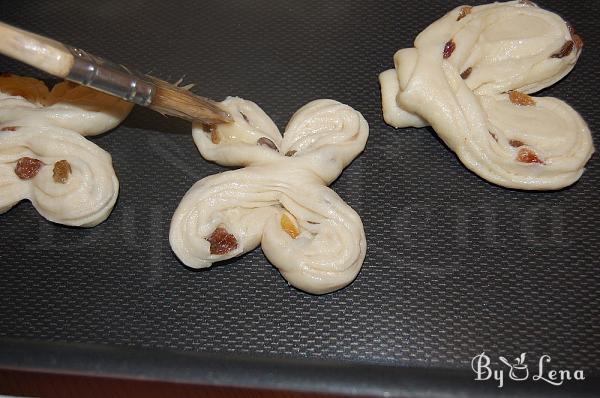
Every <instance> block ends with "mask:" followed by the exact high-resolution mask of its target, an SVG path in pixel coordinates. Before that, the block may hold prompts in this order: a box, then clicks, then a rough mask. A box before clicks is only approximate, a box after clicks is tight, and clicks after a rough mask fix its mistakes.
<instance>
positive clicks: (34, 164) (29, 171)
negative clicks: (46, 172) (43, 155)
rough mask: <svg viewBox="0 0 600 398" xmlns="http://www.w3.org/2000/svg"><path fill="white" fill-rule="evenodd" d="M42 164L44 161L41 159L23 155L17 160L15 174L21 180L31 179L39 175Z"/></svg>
mask: <svg viewBox="0 0 600 398" xmlns="http://www.w3.org/2000/svg"><path fill="white" fill-rule="evenodd" d="M42 166H43V163H42V161H41V160H38V159H33V158H29V157H23V158H21V159H19V160H18V161H17V165H16V166H15V174H16V175H17V177H19V178H20V179H21V180H30V179H32V178H33V177H35V176H36V175H37V173H38V172H39V171H40V169H41V168H42Z"/></svg>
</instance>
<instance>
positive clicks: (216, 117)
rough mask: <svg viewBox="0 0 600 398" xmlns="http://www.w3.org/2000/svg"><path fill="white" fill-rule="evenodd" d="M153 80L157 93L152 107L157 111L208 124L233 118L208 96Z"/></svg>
mask: <svg viewBox="0 0 600 398" xmlns="http://www.w3.org/2000/svg"><path fill="white" fill-rule="evenodd" d="M151 80H152V82H153V83H154V84H155V85H156V93H155V94H154V97H153V99H152V104H150V108H152V109H154V110H155V111H157V112H160V113H162V114H165V115H171V116H177V117H180V118H183V119H187V120H191V121H200V122H202V123H206V124H219V123H227V122H230V121H231V120H232V119H231V116H230V115H229V113H227V112H225V111H224V110H222V109H221V108H219V106H218V105H217V104H216V103H215V102H213V101H211V100H209V99H207V98H203V97H200V96H198V95H195V94H194V93H192V92H190V91H188V90H186V89H184V88H181V87H177V86H174V85H172V84H169V83H167V82H165V81H162V80H159V79H156V78H153V77H151Z"/></svg>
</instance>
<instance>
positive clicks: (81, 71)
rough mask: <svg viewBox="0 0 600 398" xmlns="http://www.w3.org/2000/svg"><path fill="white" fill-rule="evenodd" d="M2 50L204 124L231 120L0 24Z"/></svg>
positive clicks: (209, 105)
mask: <svg viewBox="0 0 600 398" xmlns="http://www.w3.org/2000/svg"><path fill="white" fill-rule="evenodd" d="M0 53H2V54H4V55H6V56H9V57H11V58H14V59H16V60H18V61H21V62H24V63H26V64H28V65H31V66H33V67H34V68H37V69H40V70H42V71H44V72H47V73H49V74H51V75H54V76H56V77H60V78H63V79H66V80H70V81H72V82H75V83H79V84H82V85H84V86H88V87H91V88H93V89H96V90H99V91H102V92H104V93H107V94H110V95H114V96H116V97H119V98H122V99H124V100H125V101H128V102H133V103H135V104H138V105H141V106H146V107H149V108H150V109H153V110H155V111H157V112H160V113H162V114H166V115H172V116H176V117H179V118H183V119H186V120H198V121H201V122H203V123H206V124H218V123H225V122H229V121H231V120H232V119H231V116H230V115H229V114H228V113H227V112H225V111H223V110H222V109H221V108H220V107H219V106H218V105H217V104H216V103H215V102H213V101H211V100H209V99H207V98H204V97H200V96H197V95H195V94H193V93H191V92H190V91H189V90H187V89H184V88H183V87H177V86H176V85H173V84H169V83H167V82H165V81H163V80H160V79H158V78H155V77H152V76H149V75H144V74H140V73H137V72H133V71H131V70H130V69H128V68H127V67H125V66H123V65H118V64H115V63H112V62H109V61H106V60H104V59H102V58H99V57H95V56H93V55H91V54H89V53H87V52H85V51H83V50H81V49H78V48H75V47H71V46H68V45H65V44H62V43H59V42H57V41H55V40H52V39H49V38H46V37H43V36H39V35H36V34H34V33H30V32H27V31H24V30H22V29H19V28H15V27H14V26H11V25H8V24H5V23H3V22H0Z"/></svg>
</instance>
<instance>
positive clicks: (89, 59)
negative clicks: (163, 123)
mask: <svg viewBox="0 0 600 398" xmlns="http://www.w3.org/2000/svg"><path fill="white" fill-rule="evenodd" d="M69 50H70V51H71V53H72V54H73V57H74V62H73V66H72V67H71V70H70V71H69V74H68V76H67V77H66V79H67V80H71V81H73V82H76V83H79V84H82V85H84V86H88V87H92V88H94V89H96V90H99V91H102V92H105V93H107V94H111V95H114V96H117V97H119V98H122V99H124V100H126V101H130V102H134V103H136V104H138V105H142V106H148V105H150V104H151V103H152V99H153V98H154V94H155V90H156V88H155V85H154V84H153V83H151V82H149V81H148V80H146V79H145V78H144V77H143V76H142V75H139V74H137V73H135V72H132V71H130V70H129V69H127V68H126V67H124V66H123V65H117V64H114V63H112V62H110V61H106V60H103V59H102V58H98V57H95V56H93V55H91V54H88V53H86V52H85V51H83V50H80V49H78V48H74V47H69Z"/></svg>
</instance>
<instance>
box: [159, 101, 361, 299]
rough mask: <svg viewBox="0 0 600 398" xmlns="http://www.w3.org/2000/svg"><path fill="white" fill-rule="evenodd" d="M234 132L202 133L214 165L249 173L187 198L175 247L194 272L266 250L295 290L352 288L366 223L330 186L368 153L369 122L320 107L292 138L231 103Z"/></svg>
mask: <svg viewBox="0 0 600 398" xmlns="http://www.w3.org/2000/svg"><path fill="white" fill-rule="evenodd" d="M221 106H222V108H223V109H225V110H227V111H228V112H229V113H230V115H232V117H233V119H234V122H233V123H231V124H228V125H220V126H206V125H196V126H195V127H194V129H193V136H194V140H195V142H196V145H197V146H198V148H199V150H200V153H201V154H202V156H203V157H204V158H206V159H209V160H212V161H214V162H216V163H219V164H222V165H227V166H245V167H244V168H241V169H237V170H231V171H226V172H223V173H220V174H217V175H213V176H209V177H206V178H204V179H202V180H201V181H199V182H197V183H196V184H195V185H194V186H192V188H191V189H190V190H189V191H188V192H187V193H186V194H185V196H184V198H183V199H182V201H181V203H180V205H179V207H178V208H177V210H176V211H175V214H174V215H173V219H172V222H171V231H170V242H171V247H172V248H173V251H174V252H175V254H176V255H177V256H178V257H179V259H180V260H181V261H182V262H183V263H184V264H186V265H188V266H190V267H194V268H204V267H210V266H211V265H212V264H213V263H215V262H217V261H222V260H226V259H229V258H232V257H236V256H239V255H241V254H243V253H246V252H248V251H250V250H253V249H254V248H256V247H257V246H258V245H261V246H262V250H263V252H264V253H265V255H266V256H267V258H268V259H269V261H270V262H271V263H272V264H273V265H275V267H277V268H278V269H279V271H280V272H281V274H282V275H283V277H284V278H285V279H286V280H287V281H288V282H289V283H290V284H291V285H293V286H295V287H297V288H299V289H301V290H304V291H307V292H310V293H314V294H323V293H328V292H331V291H334V290H337V289H340V288H342V287H344V286H346V285H348V284H349V283H350V282H352V281H353V280H354V279H355V277H356V275H357V274H358V272H359V270H360V268H361V266H362V263H363V260H364V257H365V252H366V240H365V233H364V229H363V225H362V221H361V219H360V217H359V215H358V214H357V213H356V212H355V211H354V210H353V209H352V208H351V207H350V206H348V205H347V204H346V203H345V202H344V201H343V200H342V199H341V198H340V197H339V196H338V195H337V194H336V193H335V192H334V191H333V190H331V189H330V188H328V187H327V185H328V184H330V183H331V182H332V181H333V180H335V179H336V178H337V177H338V176H339V175H340V174H341V172H342V170H343V169H344V167H346V166H347V165H348V164H349V163H350V162H351V161H352V160H353V159H354V158H355V157H356V156H357V155H358V154H359V153H360V152H361V151H362V150H363V149H364V146H365V144H366V141H367V137H368V132H369V127H368V124H367V122H366V120H365V119H364V118H363V117H362V115H361V114H360V113H359V112H357V111H355V110H354V109H352V108H351V107H349V106H347V105H344V104H341V103H339V102H336V101H333V100H316V101H313V102H310V103H309V104H307V105H305V106H303V107H302V108H301V109H299V110H298V111H297V112H296V114H295V115H294V116H293V117H292V118H291V120H290V122H289V123H288V125H287V128H286V130H285V134H284V135H283V137H282V135H281V134H280V133H279V130H278V129H277V127H276V126H275V124H274V123H273V122H272V120H271V119H270V118H269V117H268V116H267V115H266V114H265V113H264V112H263V111H262V110H261V109H260V108H259V107H258V106H257V105H256V104H255V103H253V102H250V101H245V100H242V99H240V98H232V97H230V98H227V99H226V100H225V101H223V102H222V103H221Z"/></svg>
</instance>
